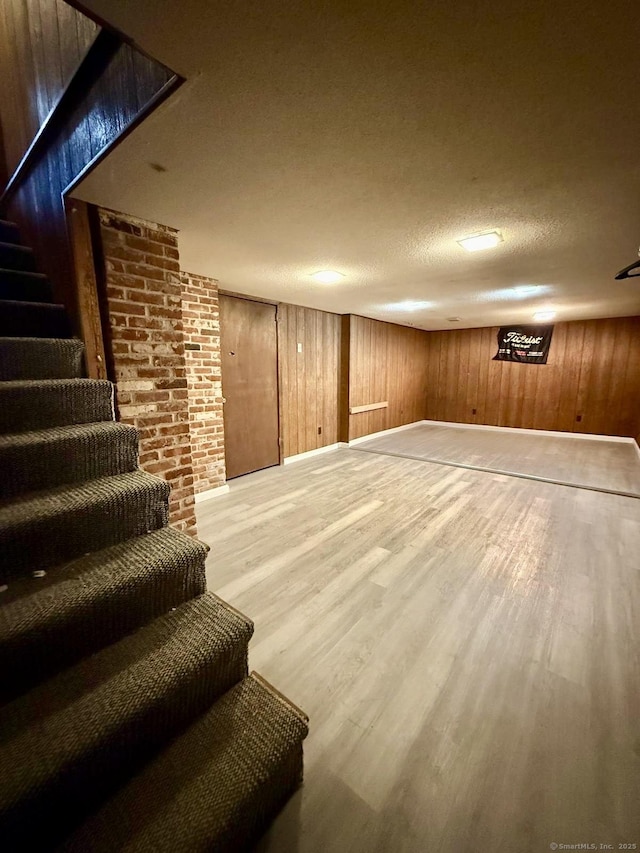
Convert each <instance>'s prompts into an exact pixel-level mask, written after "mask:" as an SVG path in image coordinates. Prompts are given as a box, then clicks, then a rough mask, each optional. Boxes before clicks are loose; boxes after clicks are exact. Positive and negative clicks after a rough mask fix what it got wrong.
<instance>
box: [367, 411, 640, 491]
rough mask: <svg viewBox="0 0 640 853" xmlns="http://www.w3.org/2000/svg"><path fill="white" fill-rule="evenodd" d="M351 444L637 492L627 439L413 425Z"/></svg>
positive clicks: (638, 478)
mask: <svg viewBox="0 0 640 853" xmlns="http://www.w3.org/2000/svg"><path fill="white" fill-rule="evenodd" d="M357 447H358V449H359V450H375V451H383V452H388V453H396V454H399V455H401V456H409V457H412V458H422V459H431V460H441V461H443V462H452V463H462V464H465V465H472V466H477V467H480V468H492V469H494V470H498V471H512V472H515V473H521V474H528V475H532V476H535V477H544V478H547V479H551V480H562V481H564V482H568V483H573V484H577V485H585V486H591V487H595V488H604V489H612V490H614V491H621V492H631V493H633V494H637V495H638V496H640V454H638V451H637V449H636V446H635V445H634V444H631V443H630V442H629V443H626V442H620V441H602V440H596V439H588V438H576V437H575V436H572V435H570V434H569V433H567V435H566V436H550V435H532V434H531V433H513V432H503V431H497V430H480V429H465V428H464V427H450V426H436V425H434V424H419V425H416V426H414V427H411V428H410V429H407V430H403V431H401V432H395V433H391V434H389V435H384V436H380V437H378V438H373V439H371V440H370V441H366V442H363V443H362V444H358V445H357Z"/></svg>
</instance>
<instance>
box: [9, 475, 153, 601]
mask: <svg viewBox="0 0 640 853" xmlns="http://www.w3.org/2000/svg"><path fill="white" fill-rule="evenodd" d="M168 497H169V485H168V483H166V482H165V481H164V480H160V479H158V477H152V476H151V475H150V474H145V473H144V471H134V472H133V473H131V474H118V475H117V476H115V477H102V478H101V479H99V480H90V481H88V482H86V483H80V484H78V485H74V486H62V487H61V488H58V489H51V490H50V491H46V492H36V493H35V494H33V493H32V494H29V495H26V496H24V497H22V498H18V499H17V500H13V501H5V502H3V503H2V504H0V584H6V583H8V582H9V581H10V580H12V579H13V578H16V577H19V576H20V575H24V574H25V573H27V572H32V571H38V570H45V569H50V568H52V567H53V566H58V565H60V564H61V563H66V562H68V561H69V560H74V559H75V558H76V557H79V556H81V555H82V554H88V553H91V552H95V551H101V550H102V549H103V548H108V547H109V546H110V545H115V544H116V543H118V542H124V541H125V540H126V539H129V538H130V537H132V536H141V535H142V534H143V533H147V532H149V531H151V530H157V529H158V528H160V527H165V526H166V524H167V501H168Z"/></svg>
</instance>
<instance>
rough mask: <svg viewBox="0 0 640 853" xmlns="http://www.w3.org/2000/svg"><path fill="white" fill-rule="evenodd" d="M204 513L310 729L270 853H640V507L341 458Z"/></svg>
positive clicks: (204, 523) (241, 484) (287, 473)
mask: <svg viewBox="0 0 640 853" xmlns="http://www.w3.org/2000/svg"><path fill="white" fill-rule="evenodd" d="M198 520H199V535H200V538H201V539H202V540H203V541H205V542H208V543H209V544H210V545H211V549H212V550H211V554H210V556H209V560H208V582H209V586H210V588H211V589H213V590H214V591H215V592H217V593H218V594H219V595H221V596H222V597H223V598H225V599H227V600H228V601H229V602H230V603H231V604H233V605H234V606H236V607H238V608H239V609H240V610H242V611H244V612H245V613H247V614H248V615H249V616H250V617H251V618H252V619H253V620H254V621H255V625H256V632H255V635H254V639H253V641H252V644H251V652H250V665H251V667H253V668H255V669H256V670H258V671H259V672H260V673H261V674H262V675H263V676H264V677H265V678H267V679H268V680H270V681H272V682H273V683H274V685H276V686H277V687H278V688H279V689H280V690H282V691H283V692H284V693H285V694H286V695H288V696H289V697H290V698H291V699H292V701H294V702H296V703H297V704H299V705H300V706H301V707H302V708H303V709H304V710H305V711H306V712H307V713H308V714H309V716H310V720H311V722H310V726H311V731H310V735H309V738H308V739H307V741H306V744H305V784H304V786H303V788H302V789H301V790H300V791H299V792H298V793H297V794H296V795H295V796H294V798H293V799H292V800H291V801H290V803H289V804H288V806H287V807H286V808H285V810H284V811H283V813H282V814H281V815H280V816H279V818H278V819H277V820H276V822H275V824H274V826H273V827H272V829H271V830H270V832H269V833H268V835H267V836H266V838H265V839H264V840H263V842H262V843H261V846H260V849H261V850H266V851H272V853H291V851H299V853H333V851H335V853H338V851H339V853H348V851H354V853H355V851H357V853H373V852H374V851H377V852H378V853H387V851H389V853H436V851H443V853H467V851H468V853H480V851H481V852H482V853H484V851H487V853H489V851H491V853H503V851H504V853H518V851H546V850H549V849H550V844H551V843H557V844H576V843H593V844H600V843H604V844H611V845H614V847H613V849H618V844H620V843H631V844H633V843H635V844H636V845H637V849H640V725H639V711H640V660H639V656H640V642H639V639H640V637H639V624H640V501H638V500H636V499H632V498H624V497H620V496H616V495H608V494H602V493H598V492H589V491H583V490H577V489H572V488H568V487H564V486H556V485H551V484H547V483H538V482H534V481H528V480H521V479H516V478H511V477H505V476H498V475H493V474H486V473H481V472H475V471H468V470H463V469H457V468H445V467H442V466H438V465H432V464H429V463H423V462H415V461H412V460H409V459H400V458H395V457H386V456H380V455H373V454H366V453H361V452H358V451H356V450H337V451H334V452H333V453H328V454H326V455H325V456H321V457H316V458H313V459H309V460H306V461H304V462H299V463H296V464H293V465H289V466H286V467H284V468H274V469H270V470H267V471H263V472H259V473H257V474H253V475H249V476H248V477H244V478H240V479H239V480H236V481H234V482H233V483H232V484H231V493H230V494H229V495H225V496H222V497H218V498H214V499H213V500H211V501H208V502H205V503H202V504H200V505H199V507H198Z"/></svg>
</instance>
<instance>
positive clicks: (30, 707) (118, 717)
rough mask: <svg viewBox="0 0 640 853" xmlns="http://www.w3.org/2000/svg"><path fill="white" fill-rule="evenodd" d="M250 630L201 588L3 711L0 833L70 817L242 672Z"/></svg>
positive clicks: (55, 825)
mask: <svg viewBox="0 0 640 853" xmlns="http://www.w3.org/2000/svg"><path fill="white" fill-rule="evenodd" d="M252 632H253V625H252V623H251V622H250V621H249V620H248V619H246V618H243V617H241V616H240V615H239V614H237V613H236V612H234V611H232V610H231V609H229V608H228V607H226V606H225V605H224V603H223V602H222V601H220V599H218V598H217V597H216V596H214V595H213V594H211V593H206V594H205V595H202V596H199V597H198V598H196V599H193V600H191V601H188V602H186V603H185V604H182V605H180V606H179V607H177V608H176V609H175V610H173V611H171V612H169V613H167V614H165V615H164V616H161V617H159V618H157V619H155V620H154V621H153V622H151V623H150V624H149V625H146V626H145V627H143V628H141V629H140V630H139V631H136V632H135V633H134V634H130V635H129V636H127V637H125V638H124V639H122V640H120V641H119V642H118V643H115V644H113V645H111V646H109V647H107V648H106V649H103V650H102V651H100V652H98V653H96V654H95V655H93V656H91V657H88V658H85V659H84V660H82V661H81V662H80V663H78V664H77V665H76V666H74V667H71V668H70V669H68V670H65V671H64V672H62V673H60V674H59V675H57V676H55V677H54V678H52V679H51V680H49V681H47V682H45V683H44V684H41V685H39V686H38V687H36V688H34V689H33V690H32V691H30V692H29V693H27V694H25V695H23V696H21V697H19V698H18V699H16V700H14V701H13V702H10V703H8V704H7V705H5V706H3V707H2V708H0V731H2V732H3V739H2V743H1V744H0V834H2V835H3V837H10V836H11V834H12V833H13V834H16V836H17V833H20V838H21V839H22V838H23V837H24V836H23V833H26V835H27V836H28V835H29V833H31V832H37V831H38V828H37V826H34V825H33V824H34V823H35V824H40V826H41V827H42V831H43V832H46V833H47V840H50V839H51V838H53V837H55V834H56V830H57V829H59V828H60V827H61V826H63V825H64V824H65V823H69V822H70V821H76V822H77V820H78V815H80V814H82V813H83V812H84V813H86V811H85V810H86V809H87V808H91V807H92V806H93V805H94V804H95V802H96V801H97V800H99V799H100V798H101V797H103V796H104V795H105V793H106V792H107V791H108V790H111V791H112V790H113V789H114V786H115V785H116V784H118V783H119V782H121V780H122V779H124V778H128V776H129V775H130V773H131V772H133V771H134V770H135V768H136V767H138V766H140V763H141V762H142V761H148V760H149V759H150V757H151V756H152V755H153V754H155V753H156V752H157V750H158V749H159V748H160V747H161V746H162V745H163V744H164V743H166V742H167V741H168V740H169V739H170V738H172V737H173V736H175V735H176V734H177V733H178V732H179V731H182V730H183V729H184V727H185V726H186V725H189V724H190V723H191V722H192V721H193V720H194V719H196V717H197V716H198V715H199V714H201V713H203V711H204V710H205V709H206V708H207V707H209V705H210V704H211V702H213V701H215V699H216V698H217V697H218V696H220V695H222V693H224V692H226V691H227V690H228V689H229V688H230V687H231V686H232V685H233V684H235V683H237V682H238V680H239V679H241V678H242V677H243V675H246V654H247V646H248V642H249V639H250V637H251V634H252ZM4 833H6V835H5V834H4ZM47 849H49V848H48V846H47Z"/></svg>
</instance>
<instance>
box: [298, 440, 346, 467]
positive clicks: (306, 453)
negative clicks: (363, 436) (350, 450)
mask: <svg viewBox="0 0 640 853" xmlns="http://www.w3.org/2000/svg"><path fill="white" fill-rule="evenodd" d="M343 446H344V447H346V446H347V445H343V444H341V443H338V444H327V445H326V446H325V447H316V448H315V449H314V450H305V451H304V453H296V454H295V455H294V456H285V458H284V459H283V460H282V461H283V463H284V464H285V465H289V463H291V462H300V461H301V460H302V459H310V458H311V457H312V456H320V454H321V453H328V452H329V451H330V450H337V449H338V448H339V447H343Z"/></svg>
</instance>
